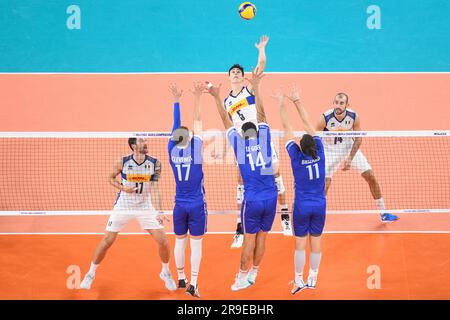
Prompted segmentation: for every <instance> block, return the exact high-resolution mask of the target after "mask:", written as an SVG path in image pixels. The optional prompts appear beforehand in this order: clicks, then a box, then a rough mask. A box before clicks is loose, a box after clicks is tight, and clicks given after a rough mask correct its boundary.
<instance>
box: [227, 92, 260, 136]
mask: <svg viewBox="0 0 450 320" xmlns="http://www.w3.org/2000/svg"><path fill="white" fill-rule="evenodd" d="M224 105H225V108H226V109H227V112H228V114H229V115H230V117H231V121H233V125H234V127H235V128H236V129H237V130H238V132H241V127H242V124H243V123H245V122H248V121H251V122H253V123H254V124H255V125H256V126H258V120H257V119H258V117H257V112H256V104H255V96H254V95H253V94H252V93H251V92H250V90H248V88H247V87H243V88H242V90H241V92H239V93H238V95H237V96H233V95H232V92H230V94H229V95H228V98H226V99H225V100H224Z"/></svg>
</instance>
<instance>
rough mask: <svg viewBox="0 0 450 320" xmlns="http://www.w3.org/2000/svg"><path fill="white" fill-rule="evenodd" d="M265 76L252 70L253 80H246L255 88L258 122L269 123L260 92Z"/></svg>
mask: <svg viewBox="0 0 450 320" xmlns="http://www.w3.org/2000/svg"><path fill="white" fill-rule="evenodd" d="M264 76H265V75H264V74H263V73H262V72H260V71H258V70H257V69H255V70H252V78H251V79H248V78H245V79H246V80H247V81H248V82H249V83H250V84H251V85H252V87H253V94H254V95H255V104H256V112H257V119H258V122H267V120H266V113H265V111H264V104H263V100H262V97H261V92H260V85H259V84H260V82H261V79H262V78H263V77H264Z"/></svg>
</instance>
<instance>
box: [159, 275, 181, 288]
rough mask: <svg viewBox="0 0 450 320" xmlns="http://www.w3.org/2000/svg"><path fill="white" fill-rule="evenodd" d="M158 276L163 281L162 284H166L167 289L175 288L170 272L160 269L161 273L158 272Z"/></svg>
mask: <svg viewBox="0 0 450 320" xmlns="http://www.w3.org/2000/svg"><path fill="white" fill-rule="evenodd" d="M159 277H160V278H161V279H162V280H163V281H164V284H165V285H166V288H167V290H170V291H175V290H177V285H176V283H175V280H173V278H172V275H171V274H170V272H169V273H165V272H164V271H161V273H160V274H159Z"/></svg>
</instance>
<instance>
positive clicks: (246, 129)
mask: <svg viewBox="0 0 450 320" xmlns="http://www.w3.org/2000/svg"><path fill="white" fill-rule="evenodd" d="M241 129H242V135H243V136H244V138H245V139H248V138H250V135H249V134H248V132H250V130H254V131H255V132H258V128H257V127H256V125H255V124H254V123H253V122H251V121H248V122H245V123H244V124H243V125H242V127H241Z"/></svg>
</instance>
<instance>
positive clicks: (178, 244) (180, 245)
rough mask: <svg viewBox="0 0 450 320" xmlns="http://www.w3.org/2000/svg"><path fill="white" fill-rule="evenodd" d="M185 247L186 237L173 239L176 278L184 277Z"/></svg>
mask: <svg viewBox="0 0 450 320" xmlns="http://www.w3.org/2000/svg"><path fill="white" fill-rule="evenodd" d="M185 249H186V238H183V239H179V238H176V239H175V249H174V255H175V265H176V266H177V272H178V280H182V279H186V275H185V274H184V251H185Z"/></svg>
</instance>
